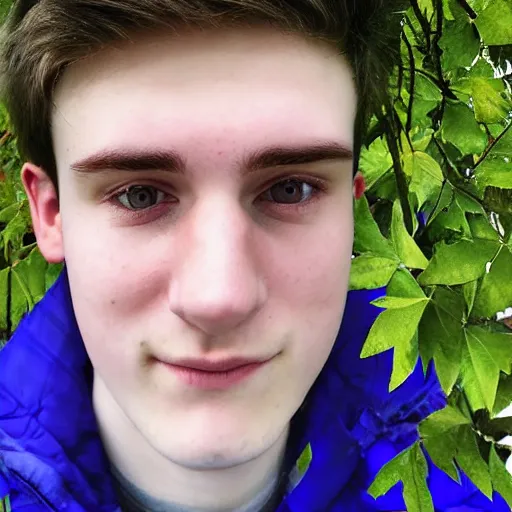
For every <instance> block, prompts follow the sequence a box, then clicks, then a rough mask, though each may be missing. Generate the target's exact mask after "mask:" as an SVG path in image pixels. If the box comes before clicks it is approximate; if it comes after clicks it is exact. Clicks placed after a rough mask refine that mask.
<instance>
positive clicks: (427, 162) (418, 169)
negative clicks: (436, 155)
mask: <svg viewBox="0 0 512 512" xmlns="http://www.w3.org/2000/svg"><path fill="white" fill-rule="evenodd" d="M404 172H405V173H406V174H407V175H410V176H411V183H410V186H409V192H410V193H411V194H414V195H416V197H417V199H418V208H421V207H422V206H423V204H425V202H426V201H427V200H429V199H432V198H433V197H437V196H438V195H439V193H440V192H441V186H442V184H443V179H444V177H443V172H442V171H441V167H440V166H439V164H438V163H437V162H436V161H435V160H434V159H433V158H432V157H431V156H429V155H427V154H426V153H423V152H421V151H414V152H409V153H406V154H405V156H404Z"/></svg>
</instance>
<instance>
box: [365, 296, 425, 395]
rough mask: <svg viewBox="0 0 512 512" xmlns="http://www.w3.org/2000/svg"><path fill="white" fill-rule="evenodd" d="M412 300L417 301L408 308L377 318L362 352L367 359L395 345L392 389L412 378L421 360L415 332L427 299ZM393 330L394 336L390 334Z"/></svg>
mask: <svg viewBox="0 0 512 512" xmlns="http://www.w3.org/2000/svg"><path fill="white" fill-rule="evenodd" d="M409 300H412V301H417V302H414V303H413V304H411V305H408V306H406V307H401V308H400V307H397V309H387V310H386V311H384V312H382V313H381V314H380V315H379V316H378V317H377V320H376V321H375V322H374V324H373V326H372V328H371V329H370V333H369V334H368V337H367V339H366V342H365V344H364V347H363V350H362V352H361V357H362V358H365V357H370V356H372V355H375V354H379V353H381V352H384V351H386V350H388V349H390V348H392V347H394V352H393V372H392V375H391V380H390V387H389V389H390V391H392V390H393V389H395V388H397V387H398V386H400V384H402V383H403V382H404V381H405V380H406V379H407V377H409V375H410V374H411V373H412V372H413V370H414V368H415V366H416V362H417V360H418V340H417V336H416V331H417V328H418V324H419V321H420V319H421V316H422V315H423V311H424V310H425V307H426V305H427V303H428V299H426V298H424V299H409ZM395 305H397V304H395ZM390 332H393V336H390V335H389V333H390Z"/></svg>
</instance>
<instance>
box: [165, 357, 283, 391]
mask: <svg viewBox="0 0 512 512" xmlns="http://www.w3.org/2000/svg"><path fill="white" fill-rule="evenodd" d="M272 359H273V358H270V359H262V360H255V359H243V358H230V359H223V360H218V361H214V360H208V359H179V360H174V361H171V362H163V361H158V362H159V363H160V364H162V365H163V366H164V367H165V368H166V369H167V370H168V371H170V372H171V373H172V374H173V375H174V376H175V377H176V378H177V379H179V380H180V381H181V382H183V383H184V384H186V385H187V386H190V387H194V388H198V389H203V390H222V389H228V388H230V387H233V386H235V385H237V384H240V383H241V382H242V381H245V380H247V379H249V378H250V377H251V376H253V375H254V374H255V373H257V372H258V371H259V370H261V369H263V367H265V366H266V365H267V364H268V363H269V362H270V361H271V360H272Z"/></svg>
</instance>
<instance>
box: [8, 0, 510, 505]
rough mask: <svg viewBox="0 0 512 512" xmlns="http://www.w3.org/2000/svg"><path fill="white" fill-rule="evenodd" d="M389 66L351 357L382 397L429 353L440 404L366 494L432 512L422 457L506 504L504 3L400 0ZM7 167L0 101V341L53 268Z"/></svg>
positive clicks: (366, 160) (367, 165)
mask: <svg viewBox="0 0 512 512" xmlns="http://www.w3.org/2000/svg"><path fill="white" fill-rule="evenodd" d="M10 4H11V1H10V0H3V1H0V15H4V14H5V13H6V12H7V11H8V9H9V7H10ZM401 61H402V62H401V65H400V66H398V67H397V68H396V70H395V73H394V75H393V77H392V80H391V84H390V85H391V88H390V95H389V98H388V101H387V103H386V104H385V105H383V106H382V109H381V110H379V111H378V112H376V113H375V116H374V118H373V121H372V124H371V127H370V130H369V133H368V136H367V140H366V143H367V145H366V147H365V148H364V149H363V152H362V156H361V164H360V167H361V170H362V172H363V174H364V176H365V179H366V183H367V186H368V190H367V193H366V196H365V198H364V199H362V200H360V201H357V202H356V205H355V215H356V236H355V244H354V255H355V258H354V260H353V266H352V274H351V287H352V288H353V289H360V288H378V287H381V286H387V296H386V298H382V299H378V300H377V301H376V304H377V305H378V306H380V307H381V308H383V312H382V313H381V314H380V316H379V317H378V319H377V321H376V323H375V324H374V326H373V328H372V329H371V331H370V334H369V336H368V339H367V341H366V344H365V346H364V349H363V352H362V354H361V355H362V357H369V356H371V355H373V354H376V353H379V352H382V351H384V350H389V349H392V350H393V353H394V369H393V373H392V376H391V380H390V384H389V386H390V389H394V388H396V387H398V386H399V385H400V384H401V383H402V382H403V381H404V380H405V379H406V378H407V376H408V375H409V374H410V373H411V372H412V370H413V369H414V367H415V365H416V362H417V360H418V357H419V356H421V360H422V363H423V365H424V367H425V368H426V366H427V364H428V363H429V361H431V360H433V361H434V362H435V365H436V369H437V372H438V376H439V379H440V382H441V384H442V386H443V389H444V390H445V392H446V393H447V395H448V397H449V405H448V407H447V408H446V409H444V410H442V411H440V412H437V413H435V414H434V415H432V416H431V417H430V418H428V419H427V420H426V421H425V422H423V423H422V425H421V426H420V434H421V436H420V441H419V442H418V443H417V444H416V445H414V446H413V447H411V448H410V449H409V450H406V451H405V452H403V453H402V454H401V455H399V456H398V457H397V458H396V459H394V460H393V461H392V462H390V463H389V464H388V465H387V466H385V467H384V468H383V470H382V471H381V473H380V474H379V475H378V476H377V479H376V480H375V482H374V483H373V485H372V487H371V489H370V490H371V492H372V493H373V494H374V495H375V496H378V495H381V494H383V493H384V492H386V491H387V489H389V488H390V487H391V486H392V485H394V484H395V483H396V482H397V481H398V480H401V481H402V482H403V486H404V496H405V499H406V503H407V508H408V510H411V511H416V510H418V511H419V510H421V511H433V506H432V501H431V498H430V495H429V493H428V490H427V487H426V484H425V476H426V471H427V470H426V463H425V457H424V451H423V450H425V449H426V450H427V451H428V453H429V455H430V457H431V458H432V459H433V461H434V462H435V463H436V464H437V465H438V466H439V467H440V468H441V469H443V470H444V471H446V473H448V474H449V475H450V476H451V477H452V478H453V479H454V480H457V479H458V475H457V470H458V469H462V470H463V471H464V472H465V473H466V474H467V475H468V476H469V477H470V478H471V479H472V480H473V481H474V482H475V484H476V485H477V486H478V487H479V488H480V489H481V490H482V491H483V492H484V493H485V494H486V495H488V496H489V497H490V496H491V495H492V491H493V489H494V490H497V491H498V492H500V493H501V494H502V496H503V497H504V498H505V499H506V500H507V502H508V503H509V505H510V506H511V507H512V480H511V478H510V475H509V474H508V473H507V471H506V469H505V466H504V464H503V461H504V460H506V459H507V458H508V457H509V455H510V450H509V449H508V448H507V447H505V446H503V445H502V444H500V442H499V441H500V440H501V439H502V438H503V437H504V436H505V435H507V434H511V433H512V421H511V420H510V419H503V418H497V417H496V415H497V413H498V412H499V411H501V410H502V409H504V408H505V407H506V406H508V405H509V404H510V403H511V402H512V377H511V376H510V374H511V370H512V333H511V332H510V330H509V328H508V327H507V323H506V321H499V320H498V319H499V318H501V316H498V313H500V312H502V311H504V310H505V309H506V308H507V307H509V306H512V201H511V199H512V129H511V126H512V87H511V86H512V63H511V61H512V0H410V8H408V9H407V11H406V12H404V20H403V26H402V34H401ZM20 168H21V161H20V158H19V156H18V153H17V150H16V139H15V136H14V135H13V134H12V133H11V132H10V129H9V120H8V116H7V113H6V112H5V110H4V109H2V108H1V107H0V342H1V340H4V341H5V340H6V339H8V337H9V336H10V334H11V333H12V332H13V330H14V329H15V328H16V326H17V324H18V323H19V321H20V319H21V318H22V316H23V315H24V314H25V313H26V312H27V311H28V310H29V309H30V308H31V307H32V306H33V305H34V303H35V302H37V301H38V300H39V299H40V298H41V297H42V296H43V294H44V292H45V290H46V289H47V288H48V287H49V286H50V285H51V284H52V283H53V281H54V280H55V278H56V276H57V275H58V273H59V271H60V268H59V267H58V266H51V265H48V264H47V263H46V262H45V261H44V259H43V258H42V256H41V255H40V253H39V252H38V250H37V247H36V243H35V238H34V235H33V233H32V230H31V223H30V214H29V211H28V205H27V200H26V196H25V194H24V192H23V190H22V187H21V184H20V181H19V171H20Z"/></svg>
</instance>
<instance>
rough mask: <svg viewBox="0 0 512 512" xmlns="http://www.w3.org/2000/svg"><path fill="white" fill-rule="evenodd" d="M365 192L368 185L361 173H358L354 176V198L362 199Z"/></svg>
mask: <svg viewBox="0 0 512 512" xmlns="http://www.w3.org/2000/svg"><path fill="white" fill-rule="evenodd" d="M365 190H366V183H365V182H364V177H363V175H362V174H361V173H360V172H358V173H357V174H356V175H355V176H354V187H353V193H354V197H355V198H356V199H361V197H363V194H364V192H365Z"/></svg>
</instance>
